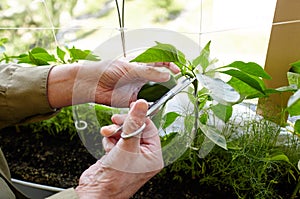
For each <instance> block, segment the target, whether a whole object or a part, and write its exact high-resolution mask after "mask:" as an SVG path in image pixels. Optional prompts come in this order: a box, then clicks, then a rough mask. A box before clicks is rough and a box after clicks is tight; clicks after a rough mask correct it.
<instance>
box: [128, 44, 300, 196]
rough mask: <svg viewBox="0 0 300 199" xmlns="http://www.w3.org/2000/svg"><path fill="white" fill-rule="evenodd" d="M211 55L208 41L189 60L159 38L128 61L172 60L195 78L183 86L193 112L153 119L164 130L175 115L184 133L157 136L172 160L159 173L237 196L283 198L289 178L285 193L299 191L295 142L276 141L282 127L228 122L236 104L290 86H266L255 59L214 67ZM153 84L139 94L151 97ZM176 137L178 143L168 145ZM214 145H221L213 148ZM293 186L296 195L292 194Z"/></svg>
mask: <svg viewBox="0 0 300 199" xmlns="http://www.w3.org/2000/svg"><path fill="white" fill-rule="evenodd" d="M209 55H210V42H209V43H208V44H207V45H206V46H205V47H204V48H203V50H202V51H201V53H200V55H199V56H198V57H197V58H195V59H194V60H192V61H189V60H186V58H185V55H184V54H183V53H182V52H180V51H179V50H178V49H176V48H175V47H174V46H172V45H170V44H163V43H159V42H157V44H156V45H155V46H153V47H151V48H149V49H147V50H146V51H145V52H143V53H141V54H140V55H139V56H137V57H136V58H135V59H133V60H131V61H132V62H146V63H147V62H173V63H175V64H176V65H177V66H178V67H179V68H180V69H181V74H180V75H179V77H182V76H184V77H187V78H195V80H194V82H193V88H189V89H188V90H187V94H188V96H189V98H188V99H189V100H190V102H191V104H193V105H194V111H193V112H192V113H191V112H188V111H183V112H185V113H186V114H182V113H178V112H167V113H163V111H161V112H160V113H158V114H157V115H156V116H155V117H154V118H153V120H154V121H156V122H157V121H158V126H160V127H161V128H162V129H166V128H168V127H169V126H170V125H171V124H172V123H173V122H175V121H178V119H179V118H183V120H184V122H183V124H182V125H184V130H182V131H183V132H178V131H175V132H168V133H167V134H165V135H164V136H162V137H161V142H162V146H163V155H164V161H165V163H166V164H167V165H168V164H169V163H173V164H172V165H170V166H169V167H168V168H167V169H166V170H167V171H166V170H165V171H164V172H163V174H165V173H171V174H172V175H173V176H174V179H175V180H179V181H180V180H182V178H183V176H185V175H190V176H191V179H198V180H199V183H200V185H204V184H205V185H212V186H215V187H217V188H218V189H220V190H221V189H222V188H224V187H229V189H231V190H232V191H233V192H234V193H235V194H236V196H237V197H239V198H249V197H250V198H253V197H254V198H281V194H285V193H279V192H278V191H277V189H278V187H279V186H283V185H286V184H289V183H291V184H292V185H291V187H289V195H290V196H292V195H295V194H297V192H298V191H299V190H297V186H296V184H297V181H299V171H298V170H297V168H296V167H295V164H296V161H297V158H298V157H299V153H298V152H297V153H296V154H295V153H294V154H292V153H291V152H294V151H295V150H296V151H297V143H290V144H291V145H288V147H285V146H284V145H277V144H278V139H277V138H278V135H279V133H280V129H279V127H278V126H274V125H272V124H271V123H270V122H268V121H265V120H261V121H255V120H254V121H251V122H249V123H248V124H244V126H243V128H244V129H243V133H242V134H240V135H239V134H237V133H236V132H238V130H237V128H238V127H239V125H240V124H233V125H230V123H231V122H232V121H233V120H232V119H231V116H232V112H233V109H232V106H233V105H234V104H237V103H240V102H242V101H243V100H244V99H253V98H257V97H267V96H268V95H269V94H272V93H276V92H286V91H289V90H290V89H291V88H290V87H288V88H279V89H268V88H266V86H265V84H264V82H263V81H262V78H265V79H270V76H269V75H268V74H267V73H266V72H265V71H264V70H263V69H262V67H261V66H259V65H258V64H256V63H253V62H249V63H244V62H241V61H236V62H233V63H231V64H229V65H225V66H221V67H213V64H214V63H215V62H216V60H215V59H214V60H210V59H209ZM220 73H222V74H225V75H227V76H229V77H230V80H229V81H227V82H224V81H223V80H222V79H219V78H217V77H216V76H217V75H218V74H220ZM179 77H175V79H178V78H179ZM151 86H152V87H151V90H150V92H151V94H150V92H149V93H147V92H144V93H143V95H142V96H140V97H143V98H146V99H147V98H148V97H149V96H150V95H152V97H153V93H155V91H154V90H155V87H156V86H157V87H156V88H157V89H161V88H160V87H159V86H158V85H151ZM148 87H149V85H148V86H147V88H148ZM145 91H146V90H145ZM298 110H299V109H298ZM215 118H219V119H220V120H222V121H223V122H224V123H225V124H226V126H225V127H223V128H222V130H220V129H219V128H218V127H216V126H214V123H211V121H212V120H214V119H215ZM230 119H231V120H230ZM195 129H196V130H195ZM175 142H176V146H174V145H173V146H171V147H169V145H172V143H175ZM187 144H188V146H187ZM214 144H217V145H218V146H219V147H213V146H214ZM295 147H296V148H295ZM222 148H223V149H222ZM183 149H185V151H184V153H183V154H182V155H181V156H180V158H179V159H178V160H176V161H175V159H174V158H173V156H172V155H169V153H180V152H182V151H183ZM224 149H226V150H224ZM169 150H171V151H169ZM208 152H210V153H208ZM287 154H289V157H288V156H287ZM204 157H205V158H204ZM172 158H173V159H172ZM174 161H175V162H174ZM163 174H162V175H163ZM293 187H294V193H295V194H292V192H293ZM295 187H296V188H295ZM284 189H285V188H284ZM284 189H281V190H284Z"/></svg>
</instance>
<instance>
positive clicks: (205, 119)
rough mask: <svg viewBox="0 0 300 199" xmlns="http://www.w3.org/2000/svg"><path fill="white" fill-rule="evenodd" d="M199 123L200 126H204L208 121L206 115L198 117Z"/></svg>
mask: <svg viewBox="0 0 300 199" xmlns="http://www.w3.org/2000/svg"><path fill="white" fill-rule="evenodd" d="M199 121H200V122H201V124H206V123H207V121H208V114H207V113H203V114H201V115H200V117H199Z"/></svg>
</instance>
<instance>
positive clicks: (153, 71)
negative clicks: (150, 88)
mask: <svg viewBox="0 0 300 199" xmlns="http://www.w3.org/2000/svg"><path fill="white" fill-rule="evenodd" d="M134 70H135V72H136V74H137V76H138V77H139V78H142V79H145V80H147V81H153V82H166V81H168V80H169V79H170V73H169V72H166V71H161V70H160V69H159V68H156V67H154V66H147V65H143V66H142V65H138V66H136V67H135V68H134Z"/></svg>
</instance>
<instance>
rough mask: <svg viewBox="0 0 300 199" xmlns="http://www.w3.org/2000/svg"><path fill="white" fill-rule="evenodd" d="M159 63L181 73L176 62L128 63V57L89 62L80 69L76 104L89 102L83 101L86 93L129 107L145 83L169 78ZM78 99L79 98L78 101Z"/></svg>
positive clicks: (92, 98) (91, 97)
mask: <svg viewBox="0 0 300 199" xmlns="http://www.w3.org/2000/svg"><path fill="white" fill-rule="evenodd" d="M157 66H160V67H165V68H168V69H169V70H170V71H172V72H173V73H178V72H179V68H178V67H177V66H176V65H175V64H172V63H167V62H160V63H155V64H152V65H150V64H147V65H146V64H139V63H129V62H128V61H125V60H116V61H113V62H109V61H103V62H100V63H92V64H90V63H89V64H88V65H86V66H84V67H82V68H81V69H80V70H79V71H78V74H77V78H76V81H75V85H74V91H75V92H74V94H73V104H78V103H83V102H85V101H87V100H82V97H83V96H84V95H86V96H88V98H89V99H88V101H89V102H96V103H98V104H105V105H109V106H114V107H128V106H129V104H130V103H131V102H133V101H136V99H137V95H138V92H139V90H140V89H141V87H142V86H143V85H144V84H145V83H146V82H148V81H154V82H166V81H168V80H169V78H170V74H169V72H167V71H164V72H162V70H158V67H157ZM87 89H88V90H87ZM83 90H87V91H86V93H85V94H82V92H83ZM76 99H78V101H77V102H76Z"/></svg>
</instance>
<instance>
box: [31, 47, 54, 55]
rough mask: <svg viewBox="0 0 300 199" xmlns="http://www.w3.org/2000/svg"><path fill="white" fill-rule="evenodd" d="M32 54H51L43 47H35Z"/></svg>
mask: <svg viewBox="0 0 300 199" xmlns="http://www.w3.org/2000/svg"><path fill="white" fill-rule="evenodd" d="M30 52H31V53H32V54H39V53H45V54H48V55H50V54H49V53H48V52H47V50H46V49H44V48H41V47H35V48H33V49H32V50H31V51H30Z"/></svg>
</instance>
